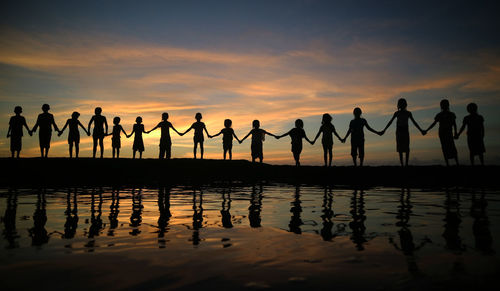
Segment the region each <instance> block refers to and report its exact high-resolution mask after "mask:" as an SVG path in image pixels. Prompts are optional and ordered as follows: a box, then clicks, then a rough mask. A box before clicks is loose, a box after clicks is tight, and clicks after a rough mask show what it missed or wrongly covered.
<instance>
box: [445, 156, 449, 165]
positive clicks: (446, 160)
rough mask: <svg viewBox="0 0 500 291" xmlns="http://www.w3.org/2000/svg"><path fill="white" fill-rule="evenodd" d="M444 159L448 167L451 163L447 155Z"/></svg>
mask: <svg viewBox="0 0 500 291" xmlns="http://www.w3.org/2000/svg"><path fill="white" fill-rule="evenodd" d="M444 161H445V162H446V166H447V167H448V166H449V165H450V163H449V162H448V159H447V158H446V157H444Z"/></svg>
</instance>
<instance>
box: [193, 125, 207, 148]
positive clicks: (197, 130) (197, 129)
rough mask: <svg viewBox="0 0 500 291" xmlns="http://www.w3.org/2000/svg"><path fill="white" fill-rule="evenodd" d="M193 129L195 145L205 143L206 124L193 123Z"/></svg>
mask: <svg viewBox="0 0 500 291" xmlns="http://www.w3.org/2000/svg"><path fill="white" fill-rule="evenodd" d="M191 128H193V129H194V137H193V141H194V143H198V142H203V141H204V140H205V138H204V136H203V129H204V128H205V123H203V122H201V121H196V122H195V123H193V125H191Z"/></svg>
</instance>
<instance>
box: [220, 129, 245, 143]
mask: <svg viewBox="0 0 500 291" xmlns="http://www.w3.org/2000/svg"><path fill="white" fill-rule="evenodd" d="M221 132H222V130H221ZM221 132H219V133H218V134H217V135H219V134H221ZM217 135H214V136H217ZM233 136H234V138H235V139H236V140H237V141H238V142H239V141H240V140H239V139H238V137H237V136H236V133H234V131H233Z"/></svg>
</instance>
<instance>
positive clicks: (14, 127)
mask: <svg viewBox="0 0 500 291" xmlns="http://www.w3.org/2000/svg"><path fill="white" fill-rule="evenodd" d="M22 112H23V108H22V107H21V106H16V107H15V108H14V113H15V114H16V115H14V116H12V117H11V118H10V121H9V130H8V131H7V138H9V137H10V152H11V153H12V157H14V155H15V153H16V152H17V155H16V157H17V158H19V154H20V153H21V148H22V146H23V142H22V139H23V126H24V127H26V130H27V131H28V134H29V135H30V136H31V130H30V129H29V127H28V125H27V124H26V119H25V118H24V116H21V113H22Z"/></svg>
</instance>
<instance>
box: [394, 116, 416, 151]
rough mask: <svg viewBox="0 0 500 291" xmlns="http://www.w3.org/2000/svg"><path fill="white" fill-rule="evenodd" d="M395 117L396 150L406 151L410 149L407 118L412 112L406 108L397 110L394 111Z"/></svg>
mask: <svg viewBox="0 0 500 291" xmlns="http://www.w3.org/2000/svg"><path fill="white" fill-rule="evenodd" d="M394 116H395V117H396V118H397V119H396V151H397V152H398V153H408V152H409V151H410V130H409V128H408V120H409V119H410V118H411V117H412V114H411V112H410V111H408V110H399V111H396V112H395V113H394Z"/></svg>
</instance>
